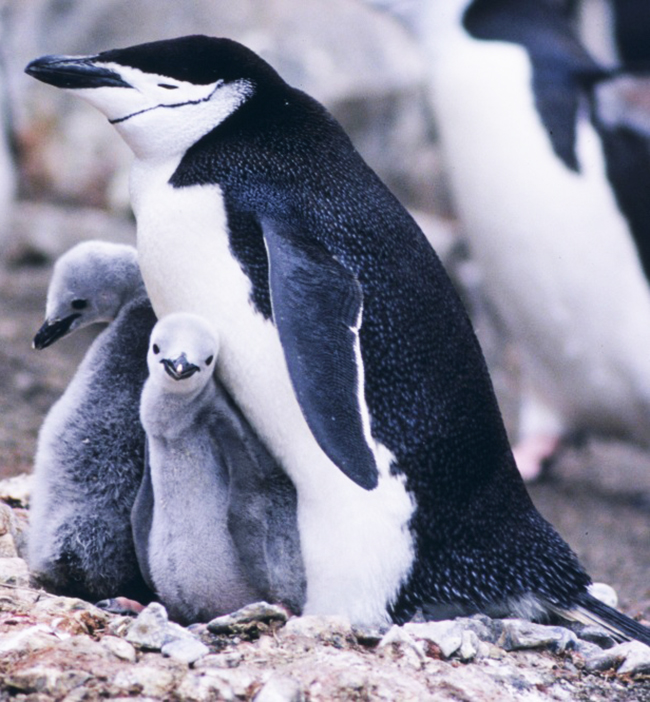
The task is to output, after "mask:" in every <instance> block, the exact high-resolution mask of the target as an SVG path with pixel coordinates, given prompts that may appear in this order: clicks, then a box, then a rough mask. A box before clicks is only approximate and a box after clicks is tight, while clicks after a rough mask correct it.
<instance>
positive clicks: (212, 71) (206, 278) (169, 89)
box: [27, 36, 650, 641]
mask: <svg viewBox="0 0 650 702" xmlns="http://www.w3.org/2000/svg"><path fill="white" fill-rule="evenodd" d="M27 71H28V73H30V74H31V75H33V76H35V77H37V78H39V79H41V80H43V81H45V82H48V83H51V84H53V85H55V86H58V87H62V88H67V89H70V90H73V91H75V92H78V93H79V94H80V95H81V96H83V97H84V98H86V99H87V100H89V101H90V102H91V103H92V104H94V105H95V106H96V107H98V108H99V109H100V110H101V111H102V112H103V113H104V114H105V115H106V116H107V117H108V118H109V120H110V122H111V123H112V124H113V125H114V126H115V127H116V128H117V129H118V131H119V132H120V134H121V135H122V136H123V138H124V139H125V140H126V142H127V143H128V144H129V145H130V146H131V148H132V149H133V151H134V153H135V156H136V160H135V163H134V166H133V171H132V179H131V195H132V202H133V206H134V211H135V213H136V217H137V220H138V250H139V257H140V264H141V267H142V271H143V276H144V279H145V283H146V285H147V289H148V291H149V295H150V297H151V299H152V302H153V305H154V308H155V310H156V312H157V314H158V315H159V316H164V315H166V314H168V313H170V312H174V311H186V312H197V313H199V314H202V315H203V316H205V317H207V318H208V319H209V321H210V322H211V323H212V324H213V326H214V327H215V328H218V329H219V331H220V335H221V339H222V348H221V353H220V355H219V372H220V375H221V378H222V379H223V381H224V383H225V384H226V385H227V386H228V388H229V390H230V391H231V394H232V395H233V397H234V398H235V400H236V401H237V403H238V404H239V405H240V407H241V409H242V410H243V411H244V413H245V414H246V415H247V417H248V419H249V421H250V423H251V424H252V425H253V427H254V428H255V429H256V430H257V433H258V435H259V436H260V437H261V438H262V440H263V441H264V442H265V443H266V444H267V446H268V448H269V449H270V451H271V452H272V453H273V454H274V455H275V457H276V459H277V460H278V461H279V463H280V464H281V465H282V466H283V467H284V469H285V470H286V471H287V473H288V475H289V476H290V478H291V479H292V481H293V482H294V484H295V486H296V489H297V492H298V526H299V531H300V541H301V546H302V551H303V558H304V563H305V571H306V576H307V599H306V604H305V608H304V612H305V613H307V614H316V613H321V614H332V613H338V614H343V615H347V616H348V617H349V618H350V619H351V620H352V621H353V622H355V623H358V624H378V623H379V624H382V623H386V622H387V621H388V620H389V618H390V617H392V618H393V619H394V620H396V621H404V620H405V619H406V618H408V617H409V616H410V615H411V614H412V613H413V612H414V610H415V609H416V607H418V606H419V605H424V604H428V605H432V606H433V607H434V608H435V607H442V608H444V609H445V611H446V612H448V611H449V609H450V608H451V609H454V610H455V611H466V612H475V611H490V612H510V613H515V612H516V613H524V612H525V613H527V614H529V615H530V614H540V615H541V614H543V613H544V612H548V611H549V610H553V611H562V612H564V613H565V614H566V615H567V616H575V615H576V614H577V612H578V611H581V612H582V611H587V610H588V611H591V612H592V613H593V612H596V613H597V616H598V617H599V618H600V619H605V620H607V621H609V622H611V623H613V625H614V626H615V627H616V628H617V629H618V630H619V631H624V632H625V633H626V634H627V635H631V636H637V637H639V638H641V637H645V640H648V641H650V637H649V636H648V632H647V630H645V629H644V628H643V627H640V626H639V625H638V624H636V623H635V622H632V621H631V620H629V619H627V618H624V617H622V615H620V614H618V613H616V612H615V611H614V610H611V609H608V608H605V607H604V606H603V605H601V604H600V603H598V602H597V601H596V600H594V599H593V598H592V597H591V596H590V595H589V594H588V591H587V588H588V585H589V582H590V580H589V577H588V576H587V574H586V573H585V572H584V570H583V569H582V568H581V566H580V565H579V563H578V561H577V559H576V557H575V556H574V554H573V553H572V552H571V551H570V549H569V547H568V546H567V545H566V544H565V543H564V542H563V541H562V539H561V538H560V537H559V536H558V535H557V534H556V532H555V531H554V530H553V528H552V527H551V526H550V525H549V524H548V523H547V522H546V521H544V520H543V519H542V517H541V516H540V515H539V513H538V512H537V511H536V510H535V508H534V506H533V505H532V503H531V501H530V499H529V497H528V494H527V492H526V489H525V487H524V485H523V482H522V481H521V478H520V476H519V474H518V472H517V468H516V466H515V463H514V459H513V457H512V453H511V451H510V448H509V445H508V440H507V438H506V434H505V431H504V427H503V424H502V421H501V417H500V413H499V410H498V407H497V403H496V400H495V397H494V393H493V390H492V386H491V383H490V379H489V376H488V373H487V370H486V367H485V363H484V360H483V357H482V354H481V351H480V348H479V346H478V343H477V341H476V338H475V336H474V334H473V331H472V328H471V325H470V323H469V320H468V318H467V316H466V314H465V311H464V309H463V307H462V305H461V303H460V301H459V299H458V297H457V295H456V293H455V292H454V290H453V288H452V286H451V283H450V282H449V280H448V278H447V276H446V274H445V272H444V270H443V268H442V266H441V264H440V262H439V260H438V258H437V257H436V255H435V253H434V252H433V251H432V249H431V247H430V245H429V244H428V242H427V240H426V239H425V237H424V235H423V234H422V233H421V231H420V230H419V229H418V227H417V225H416V224H415V222H414V221H413V219H412V218H411V217H410V216H409V215H408V213H407V212H406V211H405V210H404V208H403V207H402V206H401V205H400V204H399V202H398V201H397V200H396V199H395V198H394V197H393V196H392V194H391V193H390V192H389V191H388V190H387V188H386V187H385V186H384V185H383V184H382V183H381V181H380V180H379V179H378V178H377V176H376V175H375V174H374V173H373V172H372V171H371V170H370V168H369V167H368V166H367V165H366V164H365V163H364V162H363V161H362V159H361V158H360V156H359V155H358V154H357V152H356V151H355V150H354V148H353V147H352V145H351V143H350V141H349V139H348V138H347V136H346V135H345V134H344V132H343V131H342V129H341V127H340V126H339V125H338V124H337V123H336V122H335V121H334V120H333V118H332V117H331V116H330V115H329V114H328V113H327V111H326V110H325V109H324V108H323V107H322V106H321V105H320V104H318V103H317V102H316V101H315V100H313V99H312V98H310V97H309V96H307V95H305V94H304V93H302V92H301V91H299V90H296V89H295V88H292V87H290V86H289V85H287V84H286V83H285V82H284V81H283V80H282V78H281V77H280V76H279V75H278V74H277V73H276V72H275V71H274V70H273V68H271V66H269V65H268V64H267V63H266V62H264V61H263V60H262V59H260V58H259V57H258V56H256V55H255V54H254V53H253V52H251V51H250V50H248V49H247V48H245V47H243V46H242V45H240V44H237V43H235V42H233V41H230V40H228V39H214V38H209V37H204V36H191V37H183V38H179V39H172V40H165V41H159V42H153V43H149V44H143V45H138V46H134V47H129V48H126V49H118V50H112V51H107V52H103V53H101V54H98V55H95V56H86V57H78V58H73V57H67V56H47V57H43V58H40V59H37V60H35V61H33V62H32V63H31V64H30V65H29V66H28V68H27Z"/></svg>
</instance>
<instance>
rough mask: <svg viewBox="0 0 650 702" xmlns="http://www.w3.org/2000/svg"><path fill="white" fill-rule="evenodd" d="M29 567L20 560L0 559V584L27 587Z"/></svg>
mask: <svg viewBox="0 0 650 702" xmlns="http://www.w3.org/2000/svg"><path fill="white" fill-rule="evenodd" d="M29 582H30V578H29V567H28V566H27V563H26V562H25V561H24V560H23V559H22V558H17V557H15V558H0V584H2V585H10V586H11V587H29Z"/></svg>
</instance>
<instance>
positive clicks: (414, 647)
mask: <svg viewBox="0 0 650 702" xmlns="http://www.w3.org/2000/svg"><path fill="white" fill-rule="evenodd" d="M388 646H400V647H405V648H408V649H409V650H411V651H413V652H414V653H415V655H416V656H417V657H418V658H419V660H420V661H424V660H425V659H426V655H425V653H424V647H423V646H422V644H420V643H418V642H417V641H416V640H415V639H414V638H413V637H412V636H411V635H410V633H409V632H408V631H407V630H406V629H405V627H401V626H397V625H395V626H392V627H391V628H390V629H389V630H388V631H387V632H386V634H384V637H383V638H382V640H381V641H380V642H379V644H378V646H377V648H378V649H379V650H381V649H383V648H386V647H388ZM458 647H460V638H459V640H458ZM455 650H456V649H454V651H455ZM452 653H453V651H452ZM443 655H444V654H443ZM449 655H451V653H450V654H449ZM448 657H449V656H447V658H448Z"/></svg>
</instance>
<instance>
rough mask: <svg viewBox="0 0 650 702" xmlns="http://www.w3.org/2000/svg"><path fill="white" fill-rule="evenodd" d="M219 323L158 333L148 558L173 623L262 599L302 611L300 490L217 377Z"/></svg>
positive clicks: (144, 557) (144, 524)
mask: <svg viewBox="0 0 650 702" xmlns="http://www.w3.org/2000/svg"><path fill="white" fill-rule="evenodd" d="M218 353H219V345H218V341H217V338H216V336H215V334H214V333H213V332H212V330H211V328H210V326H209V325H208V323H207V322H206V321H205V320H204V319H203V318H201V317H198V316H197V315H193V314H184V313H178V314H172V315H169V316H167V317H165V318H164V319H162V320H161V321H160V322H158V324H157V325H156V326H155V327H154V329H153V331H152V333H151V340H150V344H149V353H148V366H149V377H148V379H147V381H146V383H145V385H144V389H143V392H142V402H141V407H140V416H141V419H142V424H143V426H144V428H145V432H146V435H147V467H146V474H145V479H144V480H143V483H142V487H141V489H140V491H139V493H138V497H137V499H136V502H135V505H134V507H133V513H132V522H133V533H134V537H135V542H136V551H137V554H138V559H139V561H140V564H141V567H142V571H143V573H145V577H146V578H147V580H148V582H149V584H150V586H151V587H152V588H153V589H154V590H155V592H156V593H157V594H158V596H159V597H160V599H161V601H162V602H163V603H164V604H165V606H166V607H167V609H168V611H169V614H170V616H171V617H172V618H173V619H175V620H177V621H179V622H181V623H183V624H190V623H192V622H197V621H208V620H210V619H212V618H214V617H216V616H218V615H220V614H225V613H228V612H232V611H234V610H236V609H238V608H240V607H242V606H244V605H245V604H250V603H251V602H255V601H258V600H262V599H269V598H270V599H272V600H278V599H279V600H281V601H283V602H284V603H285V604H287V605H289V606H290V607H291V608H292V609H293V610H294V611H297V612H299V611H300V608H301V606H302V600H303V596H304V593H303V590H304V574H303V571H302V564H301V559H300V543H299V540H298V528H297V524H296V495H295V489H294V488H293V486H292V485H291V482H290V481H289V479H288V478H287V477H286V475H284V473H283V472H282V471H281V469H280V468H279V467H278V466H277V465H276V464H275V462H274V461H273V459H272V458H271V456H270V455H269V453H268V452H267V451H266V449H265V448H264V447H263V446H262V445H261V444H260V442H259V440H258V439H257V437H256V436H255V435H254V434H253V432H252V431H251V429H250V427H249V426H248V424H247V423H246V422H245V421H243V420H242V419H241V418H240V417H239V416H238V413H237V412H236V410H235V408H234V407H233V405H232V401H231V400H230V399H229V398H228V397H227V395H226V394H225V392H224V391H223V389H222V388H221V387H220V386H218V385H217V384H216V383H215V381H214V378H213V371H214V367H215V362H216V359H217V356H218Z"/></svg>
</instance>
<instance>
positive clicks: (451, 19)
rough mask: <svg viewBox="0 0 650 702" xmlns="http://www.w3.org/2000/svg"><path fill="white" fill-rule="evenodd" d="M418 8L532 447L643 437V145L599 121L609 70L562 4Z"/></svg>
mask: <svg viewBox="0 0 650 702" xmlns="http://www.w3.org/2000/svg"><path fill="white" fill-rule="evenodd" d="M374 4H381V5H388V6H395V8H396V9H397V8H398V7H399V3H397V2H393V1H392V0H376V1H375V3H374ZM410 8H411V9H410V11H411V13H412V14H411V15H410V16H407V19H408V20H409V21H410V22H411V24H412V25H413V28H414V31H415V33H416V34H418V36H419V38H420V39H421V41H422V44H423V45H424V47H425V48H426V50H427V57H428V59H429V64H428V68H429V77H430V84H431V92H432V100H433V107H434V113H435V118H436V124H437V127H438V129H439V132H440V139H441V146H442V149H443V153H444V155H445V160H446V162H447V166H448V169H447V171H448V175H449V178H450V182H451V186H452V191H453V195H454V198H455V202H456V204H457V207H458V213H459V216H460V220H461V223H462V225H463V229H464V231H465V232H466V234H467V237H468V241H469V245H470V250H471V252H472V254H473V255H474V256H475V257H476V259H477V261H478V262H479V264H480V266H481V271H482V274H483V280H484V284H485V290H486V293H487V294H488V296H489V298H490V299H491V300H492V301H493V302H494V303H495V305H496V307H497V309H498V312H499V315H500V316H501V317H502V319H503V320H504V321H505V323H506V326H507V329H508V331H509V333H510V334H511V335H512V338H513V339H514V340H515V341H516V342H517V344H518V348H519V349H520V350H521V353H522V366H523V368H522V375H523V385H524V391H525V394H524V398H523V403H522V414H521V418H520V432H519V433H520V440H521V441H522V442H523V444H522V448H523V447H524V446H525V445H526V443H527V441H528V440H529V439H532V440H533V443H532V444H531V447H534V446H535V443H536V438H541V437H543V436H544V435H545V436H546V437H547V438H548V442H546V446H547V448H546V449H545V451H544V452H545V453H547V452H548V451H549V450H550V449H552V448H553V447H554V445H555V441H556V440H557V439H558V438H559V437H560V436H561V435H562V434H564V433H569V432H571V431H576V430H584V429H587V430H596V431H601V432H605V433H615V434H621V435H626V436H628V437H632V438H633V439H635V440H637V441H640V442H642V443H644V444H647V443H648V437H649V436H650V359H649V356H648V353H647V349H648V348H650V287H649V285H648V278H647V275H648V273H647V272H648V270H650V269H649V268H648V266H649V265H650V255H649V253H648V244H647V242H648V241H650V237H649V233H650V206H648V197H647V192H648V189H649V188H650V158H648V156H647V145H646V144H645V143H644V140H643V139H644V137H640V136H639V135H638V134H637V135H635V134H634V133H633V131H632V130H630V129H627V128H624V129H619V128H618V127H617V126H616V125H614V126H612V125H607V124H605V123H604V122H603V120H602V116H601V114H600V111H599V104H598V102H597V101H596V100H595V97H594V96H595V92H594V85H597V84H598V83H599V82H600V81H602V80H604V79H606V78H607V75H606V72H605V71H604V70H603V69H602V68H601V67H599V66H598V65H597V64H596V62H595V61H594V60H593V59H592V58H591V57H590V56H589V55H588V54H587V52H586V51H585V50H584V48H583V47H582V46H581V45H580V43H579V41H578V40H577V39H576V38H575V36H574V35H573V34H572V31H571V28H570V26H569V20H568V19H567V18H566V17H565V16H564V15H563V14H562V12H561V11H560V9H559V8H558V7H557V6H556V4H552V3H550V2H548V0H446V1H444V2H443V1H442V0H440V1H437V2H427V1H425V0H416V1H415V2H412V3H411V6H410ZM644 268H645V271H646V272H645V273H644ZM524 455H525V454H523V453H522V454H521V456H522V462H521V467H522V470H523V471H524V473H525V474H526V475H527V476H528V477H534V475H535V474H536V473H537V472H538V471H539V465H538V464H536V463H535V461H534V460H533V461H532V462H529V461H526V463H524V461H523V457H524ZM544 457H545V456H544V455H541V456H539V458H544ZM531 458H533V459H534V456H531Z"/></svg>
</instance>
